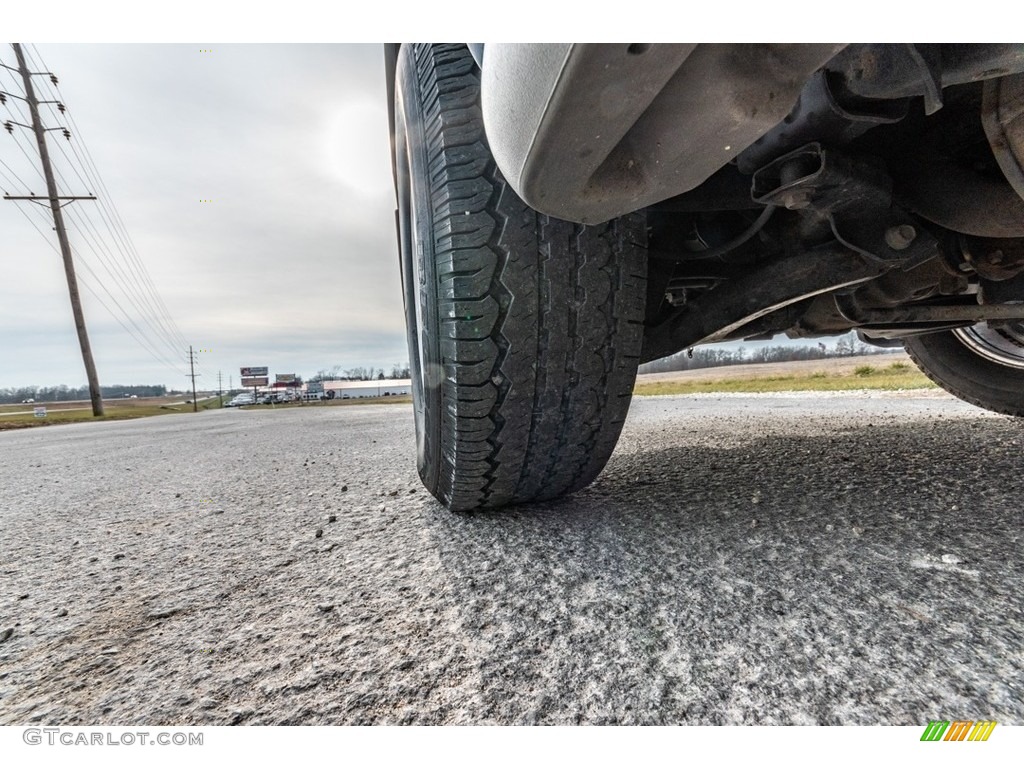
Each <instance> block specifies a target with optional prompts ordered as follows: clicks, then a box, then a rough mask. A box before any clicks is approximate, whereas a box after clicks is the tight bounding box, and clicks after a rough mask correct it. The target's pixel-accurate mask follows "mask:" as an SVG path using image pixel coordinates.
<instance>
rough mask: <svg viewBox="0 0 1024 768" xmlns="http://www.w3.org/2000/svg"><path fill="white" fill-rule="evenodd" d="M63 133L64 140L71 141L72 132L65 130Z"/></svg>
mask: <svg viewBox="0 0 1024 768" xmlns="http://www.w3.org/2000/svg"><path fill="white" fill-rule="evenodd" d="M63 131H64V138H65V139H67V140H68V141H71V131H69V130H68V129H67V128H64V129H63Z"/></svg>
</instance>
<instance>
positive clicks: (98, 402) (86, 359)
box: [13, 43, 103, 416]
mask: <svg viewBox="0 0 1024 768" xmlns="http://www.w3.org/2000/svg"><path fill="white" fill-rule="evenodd" d="M13 47H14V55H15V56H16V57H17V59H18V70H19V71H20V72H21V79H22V80H23V81H24V83H25V98H26V99H27V101H28V108H29V112H30V113H31V114H32V130H33V132H34V133H35V135H36V144H38V145H39V161H40V163H41V164H42V166H43V174H44V176H45V178H46V192H47V195H48V197H49V200H50V210H51V212H52V213H53V223H54V226H55V228H56V230H57V240H58V242H59V243H60V251H61V257H62V259H63V261H64V275H65V277H66V278H67V283H68V295H69V298H70V299H71V313H72V315H73V316H74V318H75V331H76V333H77V335H78V346H79V347H80V349H81V351H82V362H83V363H84V365H85V376H86V380H87V381H88V383H89V399H90V400H91V401H92V414H93V416H102V415H103V395H102V394H101V392H100V382H99V376H98V375H97V373H96V364H95V362H94V361H93V358H92V348H91V346H90V344H89V334H88V332H87V331H86V328H85V315H84V313H83V311H82V302H81V298H80V297H79V293H78V281H77V280H76V279H75V266H74V261H73V259H72V256H71V245H70V244H69V243H68V237H67V232H65V231H64V216H63V214H62V213H61V203H60V200H61V198H60V196H58V194H57V182H56V181H55V180H54V178H53V170H52V169H51V167H50V154H49V152H48V151H47V149H46V132H45V131H44V130H43V126H42V123H41V122H40V119H39V107H38V105H37V103H36V97H35V91H34V89H33V87H32V76H31V74H30V73H29V71H28V67H27V66H26V64H25V57H24V55H23V54H22V50H21V46H20V45H19V44H18V43H14V44H13ZM63 199H65V200H66V199H68V198H67V197H65V198H63Z"/></svg>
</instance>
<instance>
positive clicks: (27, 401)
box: [21, 397, 36, 403]
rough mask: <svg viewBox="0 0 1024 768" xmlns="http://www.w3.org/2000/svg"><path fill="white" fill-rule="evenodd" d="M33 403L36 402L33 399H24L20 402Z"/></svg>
mask: <svg viewBox="0 0 1024 768" xmlns="http://www.w3.org/2000/svg"><path fill="white" fill-rule="evenodd" d="M35 401H36V399H35V398H34V397H26V398H25V399H24V400H22V401H21V402H23V403H34V402H35Z"/></svg>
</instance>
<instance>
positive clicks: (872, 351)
mask: <svg viewBox="0 0 1024 768" xmlns="http://www.w3.org/2000/svg"><path fill="white" fill-rule="evenodd" d="M890 351H891V350H889V349H883V348H880V347H875V346H872V345H870V344H865V343H864V342H862V341H858V340H857V339H856V338H855V337H849V336H844V337H842V338H840V339H839V340H838V341H837V342H836V343H835V345H834V346H828V345H827V344H824V343H818V344H814V345H800V346H797V345H792V346H787V345H784V344H777V345H774V346H765V347H759V348H757V349H752V350H748V349H746V348H744V347H739V348H737V349H715V348H712V347H703V348H702V347H697V348H695V349H692V350H683V351H682V352H677V353H676V354H674V355H671V356H669V357H663V358H662V359H661V360H654V361H652V362H650V363H644V364H643V365H641V366H640V373H668V372H669V371H689V370H694V369H696V368H715V367H717V366H722V365H749V364H751V363H788V362H791V361H793V360H824V359H826V358H830V357H853V356H855V355H884V354H886V353H888V352H890Z"/></svg>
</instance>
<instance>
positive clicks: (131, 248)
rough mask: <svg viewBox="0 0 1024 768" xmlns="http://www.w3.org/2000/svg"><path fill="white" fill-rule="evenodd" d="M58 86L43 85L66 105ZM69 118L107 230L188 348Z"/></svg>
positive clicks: (73, 146)
mask: <svg viewBox="0 0 1024 768" xmlns="http://www.w3.org/2000/svg"><path fill="white" fill-rule="evenodd" d="M32 48H33V50H34V51H35V57H32V56H31V54H30V59H31V60H32V61H33V63H34V65H35V66H37V67H38V68H39V69H40V70H42V71H48V68H47V67H46V63H45V61H43V58H42V55H41V54H40V53H39V49H38V48H37V47H36V46H32ZM54 85H55V87H56V91H55V90H54V88H53V87H51V86H50V84H49V83H47V82H44V83H43V86H44V87H45V88H46V89H47V90H48V92H49V93H50V95H51V96H52V97H53V100H54V101H58V102H60V103H63V97H62V94H61V93H60V86H59V84H54ZM66 114H67V117H68V119H69V121H70V123H71V125H72V127H73V128H74V134H73V139H74V140H73V141H72V142H71V150H72V152H73V153H74V155H75V157H76V158H78V160H79V163H80V164H81V165H82V170H83V171H84V172H85V174H86V176H87V177H89V178H90V179H91V180H92V182H93V184H94V186H95V187H96V188H97V190H98V191H99V190H101V191H102V193H103V194H101V195H99V196H98V197H99V200H100V213H101V215H103V216H104V218H105V219H107V226H108V227H109V228H110V231H111V232H112V233H113V234H114V235H115V236H116V237H117V238H118V240H122V241H123V242H124V244H125V250H126V251H127V253H128V254H129V256H130V257H131V258H132V259H133V260H134V262H135V263H136V265H137V267H138V270H139V274H140V275H141V276H142V278H143V280H144V281H145V282H146V283H147V285H148V287H149V290H150V291H151V292H152V295H153V297H154V300H155V302H156V303H157V305H158V306H159V307H160V308H161V309H162V310H163V314H162V317H163V318H164V319H165V321H166V323H167V324H168V326H169V328H170V329H171V331H172V333H173V335H176V336H177V337H178V341H179V343H181V344H182V346H184V345H186V344H187V341H186V339H185V336H184V334H182V333H181V330H180V329H179V328H178V327H177V325H176V324H175V323H174V321H173V319H172V317H171V314H170V311H169V310H168V309H167V305H166V303H165V302H164V300H163V297H162V296H161V295H160V293H159V292H158V291H157V290H156V286H155V285H154V284H153V280H152V277H151V276H150V275H149V272H148V270H146V268H145V265H144V264H143V262H142V259H141V257H140V256H139V253H138V249H137V248H136V247H135V243H134V242H133V241H132V238H131V235H130V233H129V232H128V230H127V227H126V226H125V225H124V220H123V219H122V218H121V215H120V212H119V211H118V210H117V206H116V204H115V203H114V201H113V197H112V196H111V195H110V191H109V189H107V186H106V183H105V182H104V181H103V177H102V174H101V173H100V171H99V168H98V167H97V165H96V162H95V160H94V159H93V157H92V153H91V152H90V151H89V147H88V145H87V144H86V143H85V139H84V135H83V134H82V130H81V128H80V127H79V126H78V123H77V121H76V120H75V117H74V115H73V114H72V112H71V110H67V111H66ZM76 144H80V145H81V147H82V152H83V154H84V156H85V158H84V159H83V157H82V156H81V155H79V153H78V150H77V149H76ZM108 203H109V205H108ZM107 214H109V218H108V217H107Z"/></svg>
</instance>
